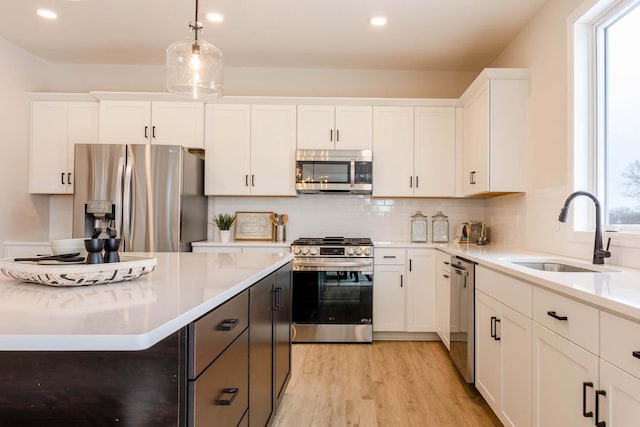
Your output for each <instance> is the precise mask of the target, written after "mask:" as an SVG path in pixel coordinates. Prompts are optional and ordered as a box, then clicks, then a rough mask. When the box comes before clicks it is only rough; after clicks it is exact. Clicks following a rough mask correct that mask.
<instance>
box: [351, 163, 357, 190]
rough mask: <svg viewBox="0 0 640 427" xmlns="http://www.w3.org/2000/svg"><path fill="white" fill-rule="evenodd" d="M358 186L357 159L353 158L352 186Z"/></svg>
mask: <svg viewBox="0 0 640 427" xmlns="http://www.w3.org/2000/svg"><path fill="white" fill-rule="evenodd" d="M355 186H356V161H355V160H351V187H355Z"/></svg>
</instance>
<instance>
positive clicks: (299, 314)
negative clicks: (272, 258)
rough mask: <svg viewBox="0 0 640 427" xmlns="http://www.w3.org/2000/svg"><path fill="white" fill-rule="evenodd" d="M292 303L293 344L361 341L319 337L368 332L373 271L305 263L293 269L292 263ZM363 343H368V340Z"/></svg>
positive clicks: (370, 320)
mask: <svg viewBox="0 0 640 427" xmlns="http://www.w3.org/2000/svg"><path fill="white" fill-rule="evenodd" d="M292 300H293V301H292V311H293V314H292V316H293V319H292V320H293V323H294V327H295V328H296V330H297V331H299V333H298V334H297V337H296V338H295V339H294V341H295V342H319V341H324V342H334V341H346V342H351V341H363V340H362V339H356V338H345V339H341V338H339V337H338V338H336V337H335V336H333V337H331V338H327V339H326V340H325V339H323V338H321V337H319V335H322V334H323V333H325V332H326V331H330V333H331V331H333V332H335V331H339V333H338V335H341V336H345V337H347V336H352V335H362V332H361V331H362V330H367V331H370V330H371V324H372V312H373V268H371V267H364V268H359V269H358V268H355V267H354V266H351V265H350V266H345V267H344V268H331V267H329V268H324V267H313V266H310V265H308V264H307V265H306V266H304V267H303V268H302V267H300V266H298V268H296V267H295V262H294V271H293V290H292ZM305 331H307V332H305ZM354 331H355V332H354ZM331 334H332V335H335V334H333V333H331ZM368 334H369V335H370V332H369V333H368ZM366 340H368V341H370V337H368V338H367V339H366Z"/></svg>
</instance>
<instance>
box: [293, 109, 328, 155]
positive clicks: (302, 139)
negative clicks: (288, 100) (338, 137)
mask: <svg viewBox="0 0 640 427" xmlns="http://www.w3.org/2000/svg"><path fill="white" fill-rule="evenodd" d="M334 119H335V117H334V108H333V106H330V105H329V106H327V105H298V131H297V133H298V145H297V146H298V148H299V149H317V150H332V149H333V148H334V141H335V130H334Z"/></svg>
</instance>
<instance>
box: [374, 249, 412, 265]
mask: <svg viewBox="0 0 640 427" xmlns="http://www.w3.org/2000/svg"><path fill="white" fill-rule="evenodd" d="M373 252H374V255H373V262H374V263H375V264H376V265H396V264H405V263H406V262H407V251H405V250H404V249H378V248H375V249H374V251H373Z"/></svg>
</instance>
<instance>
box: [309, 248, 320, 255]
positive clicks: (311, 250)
mask: <svg viewBox="0 0 640 427" xmlns="http://www.w3.org/2000/svg"><path fill="white" fill-rule="evenodd" d="M309 253H311V255H315V254H317V253H318V248H311V249H309Z"/></svg>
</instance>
